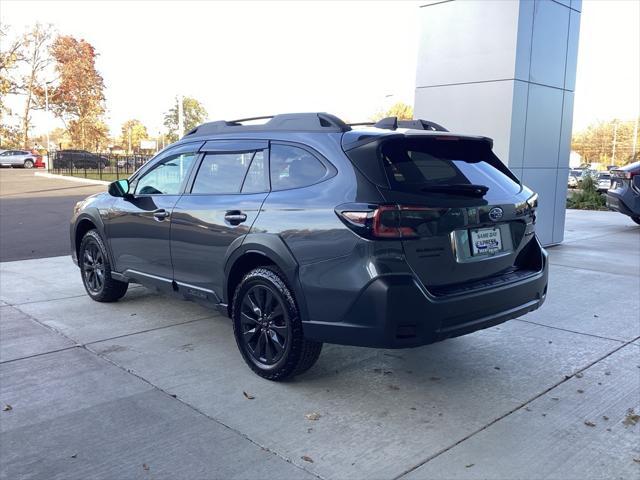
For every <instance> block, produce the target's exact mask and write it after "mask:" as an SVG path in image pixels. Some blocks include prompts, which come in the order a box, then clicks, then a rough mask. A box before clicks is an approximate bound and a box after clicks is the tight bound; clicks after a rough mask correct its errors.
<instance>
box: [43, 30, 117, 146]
mask: <svg viewBox="0 0 640 480" xmlns="http://www.w3.org/2000/svg"><path fill="white" fill-rule="evenodd" d="M50 52H51V56H52V57H53V60H54V62H55V71H56V74H57V77H58V81H57V82H56V83H55V84H54V85H53V87H52V88H50V89H49V108H50V110H51V111H52V112H53V113H54V114H55V115H56V116H57V117H58V118H60V119H62V121H63V122H64V124H65V126H66V128H67V131H68V132H69V135H70V137H71V139H72V142H73V143H74V145H76V146H78V147H79V148H82V149H95V150H99V149H100V148H101V147H104V146H105V145H106V143H107V141H108V128H107V126H106V124H105V123H104V121H103V117H104V113H105V106H104V102H105V97H104V80H103V79H102V76H100V74H99V73H98V71H97V70H96V65H95V59H96V55H97V54H96V52H95V49H94V48H93V46H92V45H91V44H90V43H89V42H86V41H85V40H78V39H76V38H73V37H71V36H59V37H57V38H56V39H55V41H54V42H53V44H52V45H51V48H50ZM37 94H38V97H39V99H40V102H41V103H42V101H43V100H44V99H43V96H44V91H43V90H42V89H41V88H40V89H38V92H37Z"/></svg>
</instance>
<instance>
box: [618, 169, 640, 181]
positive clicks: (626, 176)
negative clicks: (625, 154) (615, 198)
mask: <svg viewBox="0 0 640 480" xmlns="http://www.w3.org/2000/svg"><path fill="white" fill-rule="evenodd" d="M636 175H640V171H636V172H629V171H624V170H612V171H611V176H612V177H618V178H624V179H626V180H631V179H632V178H633V177H635V176H636Z"/></svg>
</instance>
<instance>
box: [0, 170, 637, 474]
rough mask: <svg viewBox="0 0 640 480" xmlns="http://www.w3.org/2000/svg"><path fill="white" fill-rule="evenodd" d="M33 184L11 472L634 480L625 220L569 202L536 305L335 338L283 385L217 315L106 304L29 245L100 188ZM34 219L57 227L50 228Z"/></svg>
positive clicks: (25, 196)
mask: <svg viewBox="0 0 640 480" xmlns="http://www.w3.org/2000/svg"><path fill="white" fill-rule="evenodd" d="M23 176H24V178H23ZM27 176H31V177H32V176H33V172H28V171H25V172H20V171H6V172H5V171H3V172H1V176H0V179H1V180H2V183H1V184H0V185H1V186H2V187H1V191H0V194H2V201H1V203H2V210H1V211H0V215H1V216H0V219H1V222H2V233H1V235H2V236H1V237H0V240H1V241H2V244H3V245H2V247H1V249H0V251H1V252H2V260H3V261H2V263H0V305H1V306H0V313H1V315H0V319H1V321H0V406H1V407H2V411H0V431H1V432H2V445H1V448H0V451H1V455H0V478H7V479H13V478H42V479H51V478H61V479H62V478H109V479H116V478H313V477H318V478H327V479H329V478H339V479H342V478H375V479H395V478H403V479H405V478H406V479H414V478H415V479H418V478H447V479H454V478H456V479H458V478H460V479H464V478H469V479H470V478H505V479H506V478H562V479H586V478H589V479H590V478H603V479H604V478H638V475H640V442H639V439H640V417H639V416H638V414H640V320H639V314H640V295H639V293H638V292H640V227H639V226H636V225H635V224H634V223H633V222H632V221H631V220H630V219H628V218H627V217H624V216H622V215H619V214H617V213H613V212H589V211H572V210H570V211H568V212H567V223H566V234H565V242H564V243H563V244H562V245H559V246H556V247H553V248H551V249H550V250H549V252H550V259H551V270H550V286H549V293H548V298H547V302H546V303H545V305H544V306H543V307H542V308H541V309H540V310H538V311H536V312H533V313H531V314H529V315H527V316H525V317H523V318H520V319H517V320H512V321H509V322H507V323H505V324H502V325H499V326H497V327H493V328H491V329H488V330H484V331H481V332H477V333H474V334H472V335H468V336H464V337H459V338H456V339H451V340H447V341H445V342H441V343H438V344H434V345H429V346H425V347H420V348H415V349H409V350H379V349H366V348H355V347H344V346H336V345H325V349H324V350H323V353H322V355H321V357H320V360H319V361H318V363H317V365H316V366H315V367H314V368H312V369H311V370H310V371H309V372H308V373H306V374H304V375H301V376H299V377H296V378H295V380H294V381H290V382H286V383H272V382H269V381H266V380H263V379H261V378H259V377H258V376H256V375H254V374H253V373H252V372H251V371H250V370H249V369H248V368H247V367H246V365H245V363H244V362H243V360H242V358H241V356H240V353H239V352H238V350H237V348H236V345H235V342H234V339H233V335H232V329H231V323H230V321H229V320H228V319H227V318H224V317H222V316H220V315H219V314H217V313H216V312H213V311H211V310H208V309H205V308H203V307H201V306H198V305H195V304H193V303H188V302H180V301H175V300H169V299H167V298H164V297H162V296H158V295H156V294H155V293H153V292H151V291H148V290H146V289H144V288H142V287H135V288H130V289H129V292H128V293H127V295H126V296H125V298H124V299H122V300H121V301H119V302H117V303H115V304H98V303H95V302H92V301H91V300H90V299H89V298H88V297H87V296H86V295H85V293H84V289H83V287H82V283H81V280H80V275H79V273H78V270H77V268H76V267H75V266H74V265H73V263H72V262H71V259H70V257H69V256H67V255H66V248H67V246H66V244H64V248H65V251H59V249H55V248H54V249H51V250H42V249H40V247H38V249H36V248H35V247H33V249H34V250H35V252H34V253H32V254H30V253H29V252H28V251H27V250H29V249H31V246H30V245H32V243H31V242H34V243H33V244H34V245H35V244H37V245H40V242H44V243H48V242H49V243H50V244H51V245H53V246H56V245H58V243H60V242H62V240H58V241H54V240H53V239H54V238H56V239H57V238H58V236H60V235H61V234H60V233H58V230H59V229H61V228H62V229H63V230H64V232H65V233H66V231H67V230H66V229H67V223H66V222H67V221H68V217H65V215H66V214H65V213H64V212H65V211H66V210H64V209H65V208H67V207H66V204H67V203H69V204H71V205H72V204H73V202H75V200H74V199H75V198H76V196H85V195H87V194H89V193H92V191H98V190H100V189H103V188H104V187H97V186H84V185H82V184H77V183H71V182H64V181H59V180H45V179H37V178H31V177H29V178H27ZM8 178H9V180H7V179H8ZM18 182H23V183H22V184H18ZM7 185H10V186H7ZM20 185H21V186H20ZM67 187H68V190H64V188H67ZM9 188H13V189H14V190H7V189H9ZM48 189H54V190H48ZM46 191H49V192H53V191H55V192H58V193H55V196H54V194H49V193H46V194H45V193H44V192H46ZM65 191H66V192H69V194H68V195H66V194H65V195H62V194H60V192H65ZM7 192H9V193H7ZM28 192H32V193H31V194H29V193H28ZM41 195H44V196H41ZM63 199H64V200H63ZM58 201H59V202H66V203H65V204H64V206H61V205H58V204H57V203H55V202H58ZM38 202H40V203H38ZM49 206H50V207H51V211H53V212H54V213H47V212H49V210H48V208H49ZM13 209H17V212H21V213H20V214H18V213H14V210H13ZM60 212H62V213H60ZM36 215H39V216H37V217H36ZM48 215H51V217H48ZM56 215H57V216H56ZM36 218H44V219H45V220H46V218H51V219H53V218H55V221H51V225H50V226H49V227H46V228H50V229H51V230H50V231H48V233H38V231H37V229H36V227H34V226H25V224H27V223H33V222H35V219H36ZM60 222H64V224H63V225H62V226H61V225H60ZM6 229H9V230H10V231H6ZM21 229H22V230H21ZM16 238H20V239H21V240H20V244H21V247H20V248H21V249H22V250H20V251H18V252H17V253H14V252H13V251H12V250H11V248H13V247H10V245H13V243H12V242H15V241H16V240H15V239H16ZM56 242H57V243H56ZM60 245H62V243H60ZM16 248H17V247H16ZM56 248H57V247H56ZM47 252H53V253H51V255H45V254H46V253H47ZM63 253H64V254H63ZM54 255H55V256H54ZM38 257H43V258H38ZM7 260H12V261H7Z"/></svg>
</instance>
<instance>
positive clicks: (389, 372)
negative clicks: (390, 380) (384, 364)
mask: <svg viewBox="0 0 640 480" xmlns="http://www.w3.org/2000/svg"><path fill="white" fill-rule="evenodd" d="M392 373H393V372H392V371H391V370H385V371H384V372H382V374H383V375H391V374H392Z"/></svg>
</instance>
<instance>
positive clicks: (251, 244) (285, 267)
mask: <svg viewBox="0 0 640 480" xmlns="http://www.w3.org/2000/svg"><path fill="white" fill-rule="evenodd" d="M236 242H237V243H236ZM248 253H257V254H259V255H262V256H264V257H265V258H267V259H268V260H269V261H270V262H272V263H274V264H275V265H276V266H277V267H278V268H279V269H280V270H281V271H282V273H283V274H284V275H285V277H286V278H285V280H286V281H287V284H288V285H289V287H290V288H291V289H292V290H293V293H294V296H295V299H296V303H297V304H298V309H299V310H300V316H301V320H302V321H305V320H306V319H307V318H308V315H307V304H306V302H305V298H304V293H303V290H302V285H301V284H300V280H299V276H298V268H299V266H298V262H297V260H296V259H295V257H294V256H293V253H292V252H291V250H289V247H288V246H287V244H286V243H285V242H284V240H282V238H281V237H280V236H279V235H274V234H269V233H250V234H248V235H246V236H245V237H244V238H242V239H237V240H236V241H234V242H233V243H232V244H231V245H230V246H229V249H228V251H227V259H226V261H225V265H224V280H223V291H222V295H223V302H224V303H226V304H227V305H229V303H230V302H231V301H232V299H231V298H228V297H229V295H228V294H227V289H228V280H229V274H230V272H231V270H232V269H233V267H234V265H235V264H236V262H238V261H239V260H240V259H241V258H242V257H243V255H245V254H248Z"/></svg>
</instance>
